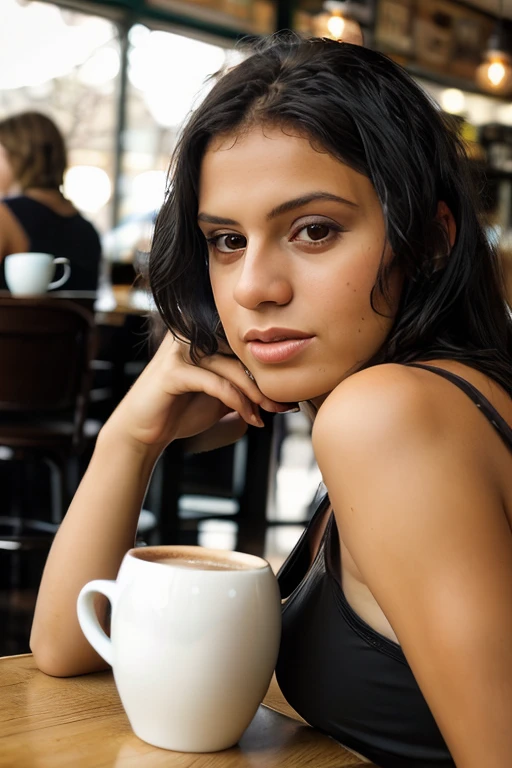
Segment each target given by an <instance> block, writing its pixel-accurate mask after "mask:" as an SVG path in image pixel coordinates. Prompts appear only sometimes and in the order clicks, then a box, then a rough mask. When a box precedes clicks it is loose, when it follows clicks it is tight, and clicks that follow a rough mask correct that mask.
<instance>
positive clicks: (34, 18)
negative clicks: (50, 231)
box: [0, 0, 120, 231]
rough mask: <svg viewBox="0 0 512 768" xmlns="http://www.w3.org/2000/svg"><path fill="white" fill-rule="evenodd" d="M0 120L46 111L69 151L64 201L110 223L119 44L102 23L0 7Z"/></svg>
mask: <svg viewBox="0 0 512 768" xmlns="http://www.w3.org/2000/svg"><path fill="white" fill-rule="evenodd" d="M1 5H2V11H1V16H2V23H1V24H0V118H4V117H7V116H8V115H11V114H13V113H17V112H22V111H25V110H36V111H41V112H44V113H45V114H48V115H49V116H50V117H52V118H53V119H54V120H55V122H56V123H57V125H58V126H59V127H60V129H61V130H62V132H63V134H64V136H65V139H66V143H67V146H68V161H69V169H68V173H67V175H66V178H65V192H66V195H67V196H68V197H69V198H70V199H71V200H72V201H73V202H74V203H75V205H76V206H77V207H78V208H79V209H80V210H82V211H83V212H84V214H85V215H86V216H87V217H88V218H90V219H91V220H92V221H93V222H94V223H95V224H96V225H97V226H98V228H99V229H100V230H103V231H104V230H105V229H106V228H108V227H109V226H110V224H111V206H112V195H113V188H114V164H113V163H114V160H113V159H114V157H115V152H114V146H115V133H116V114H117V106H116V102H117V92H118V79H119V71H120V41H119V36H118V31H117V27H116V26H115V25H114V24H113V23H112V22H111V21H110V20H108V19H105V18H101V17H99V16H95V15H90V14H84V13H79V12H77V11H74V10H69V9H66V8H63V7H59V6H57V5H55V4H53V3H46V2H44V3H43V2H27V1H26V0H1Z"/></svg>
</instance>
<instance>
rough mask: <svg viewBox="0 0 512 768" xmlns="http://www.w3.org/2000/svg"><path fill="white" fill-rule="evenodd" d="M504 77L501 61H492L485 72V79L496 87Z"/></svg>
mask: <svg viewBox="0 0 512 768" xmlns="http://www.w3.org/2000/svg"><path fill="white" fill-rule="evenodd" d="M505 75H506V72H505V67H504V66H503V64H502V63H501V61H493V63H492V64H490V65H489V69H488V70H487V77H488V78H489V80H490V81H491V83H492V84H493V85H494V86H496V87H497V86H498V85H500V83H501V82H502V80H503V78H504V77H505Z"/></svg>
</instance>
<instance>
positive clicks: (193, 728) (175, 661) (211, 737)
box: [78, 546, 281, 752]
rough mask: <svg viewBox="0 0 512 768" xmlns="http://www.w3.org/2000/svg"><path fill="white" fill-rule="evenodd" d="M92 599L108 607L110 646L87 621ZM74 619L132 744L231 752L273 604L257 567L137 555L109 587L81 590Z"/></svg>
mask: <svg viewBox="0 0 512 768" xmlns="http://www.w3.org/2000/svg"><path fill="white" fill-rule="evenodd" d="M98 593H100V594H103V595H105V596H106V597H107V598H108V600H109V601H110V603H111V607H112V611H111V617H112V618H111V637H110V638H108V637H107V635H106V634H105V632H104V631H103V629H102V628H101V626H100V624H99V621H98V617H97V615H96V612H95V607H94V599H95V595H96V594H98ZM78 619H79V622H80V626H81V627H82V630H83V632H84V634H85V636H86V638H87V639H88V641H89V642H90V643H91V645H92V646H93V648H95V650H96V651H97V652H98V653H99V654H100V655H101V656H102V657H103V658H104V659H105V660H106V661H107V662H108V663H109V664H111V666H112V668H113V673H114V679H115V682H116V685H117V689H118V691H119V696H120V698H121V702H122V704H123V706H124V708H125V711H126V714H127V715H128V719H129V721H130V724H131V726H132V728H133V730H134V732H135V734H136V735H137V736H138V737H139V738H141V739H143V740H144V741H147V742H149V743H150V744H153V745H154V746H156V747H161V748H164V749H172V750H176V751H179V752H215V751H218V750H221V749H227V748H228V747H231V746H233V745H234V744H236V743H237V741H238V740H239V739H240V737H241V736H242V734H243V732H244V731H245V729H246V728H247V727H248V725H249V724H250V722H251V720H252V718H253V717H254V715H255V713H256V710H257V708H258V706H259V704H260V703H261V701H262V700H263V697H264V696H265V693H266V691H267V688H268V686H269V683H270V679H271V677H272V673H273V671H274V667H275V664H276V661H277V654H278V650H279V641H280V634H281V600H280V595H279V588H278V586H277V580H276V577H275V576H274V574H273V572H272V569H271V568H270V566H269V564H268V563H267V561H266V560H263V559H262V558H259V557H255V556H254V555H248V554H242V553H240V552H227V551H225V550H216V549H207V548H203V547H187V546H161V547H140V548H136V549H131V550H130V551H129V552H127V554H126V555H125V557H124V559H123V562H122V564H121V568H120V570H119V574H118V577H117V580H116V581H105V580H97V581H92V582H90V583H89V584H86V585H85V586H84V587H83V589H82V591H81V592H80V595H79V597H78Z"/></svg>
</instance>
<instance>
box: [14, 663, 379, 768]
mask: <svg viewBox="0 0 512 768" xmlns="http://www.w3.org/2000/svg"><path fill="white" fill-rule="evenodd" d="M264 704H265V706H260V707H259V709H258V712H257V713H256V716H255V717H254V719H253V721H252V723H251V724H250V726H249V728H248V729H247V731H246V732H245V734H244V735H243V737H242V739H241V740H240V743H239V744H238V745H237V746H236V747H233V748H232V749H228V750H225V751H223V752H214V753H208V754H187V753H183V752H169V751H167V750H163V749H158V748H157V747H152V746H150V745H149V744H146V743H145V742H144V741H140V739H138V738H137V737H136V736H135V735H134V734H133V732H132V731H131V729H130V725H129V723H128V720H127V718H126V715H125V713H124V710H123V708H122V706H121V703H120V701H119V697H118V695H117V691H116V688H115V685H114V680H113V677H112V674H111V673H110V672H101V673H97V674H91V675H84V676H82V677H71V678H65V679H59V678H54V677H48V676H47V675H44V674H43V673H42V672H39V670H38V669H37V668H36V666H35V664H34V660H33V658H32V656H31V655H30V654H26V655H23V656H5V657H4V658H0V766H1V768H36V767H37V768H154V767H156V766H162V767H163V766H169V768H171V767H172V768H301V766H304V767H305V766H308V768H357V767H358V766H365V767H366V768H368V767H369V766H371V764H370V763H367V762H365V761H364V760H363V759H362V758H359V757H357V756H356V755H354V754H353V753H351V752H349V751H348V750H346V749H344V748H343V747H341V746H340V745H339V744H338V743H337V742H335V741H333V740H332V739H330V738H328V737H327V736H324V735H323V734H320V733H318V731H315V730H314V729H313V728H310V727H309V726H308V725H305V724H304V723H303V721H301V720H300V719H299V717H298V715H297V714H296V713H294V712H293V710H291V708H290V707H289V706H288V705H287V704H286V702H285V701H284V699H283V698H282V695H281V693H280V691H279V689H278V687H277V684H276V683H275V682H274V681H273V683H272V684H271V686H270V688H269V691H268V693H267V696H266V697H265V702H264Z"/></svg>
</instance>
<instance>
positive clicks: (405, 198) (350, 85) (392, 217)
mask: <svg viewBox="0 0 512 768" xmlns="http://www.w3.org/2000/svg"><path fill="white" fill-rule="evenodd" d="M256 124H268V125H272V126H281V127H283V128H292V129H293V130H294V131H298V132H299V133H300V135H302V136H305V137H308V138H309V139H310V140H311V142H312V145H313V146H318V147H319V149H320V150H321V151H327V152H329V153H331V154H332V156H333V157H335V158H337V159H338V160H340V161H342V162H343V163H345V164H347V165H348V166H350V167H351V168H353V169H354V170H356V171H358V172H359V173H362V174H364V175H365V176H367V177H368V178H369V179H370V181H371V182H372V184H373V186H374V188H375V190H376V193H377V195H378V197H379V200H380V203H381V205H382V210H383V214H384V217H385V221H386V230H387V240H388V242H389V244H390V246H391V249H392V254H393V255H392V260H391V262H390V264H389V265H388V267H387V268H386V267H385V266H384V264H383V263H382V262H381V266H380V268H379V270H378V274H377V276H376V282H375V285H374V287H373V289H372V296H371V298H372V304H373V298H374V295H375V291H380V293H381V294H382V295H383V296H384V297H386V296H387V295H388V292H387V277H388V275H389V274H390V273H391V272H392V271H393V270H395V269H397V270H398V272H399V274H401V275H403V288H402V292H401V297H400V302H399V307H398V311H397V313H396V315H395V319H394V323H393V326H392V328H391V331H390V333H389V334H388V337H387V339H386V340H385V342H384V344H383V346H382V347H381V349H380V350H379V351H378V353H377V354H376V355H375V356H374V357H373V358H372V359H371V360H368V361H366V362H365V363H364V364H363V366H361V367H369V366H370V365H375V364H377V363H383V362H410V361H412V360H420V359H422V360H428V359H430V360H432V359H436V358H446V359H455V360H459V361H461V362H465V363H467V364H469V365H472V366H474V367H475V368H478V369H479V370H481V371H482V372H484V373H486V374H487V375H489V376H491V377H492V378H494V379H495V380H496V381H497V382H499V383H500V384H501V385H502V386H503V387H505V389H506V390H507V391H508V392H510V393H511V394H512V322H511V318H510V311H509V308H508V306H507V303H506V300H505V291H504V281H503V276H502V272H501V268H500V262H499V258H498V256H497V254H496V252H495V251H494V250H493V248H492V247H491V245H490V244H489V242H488V240H487V238H486V236H485V232H484V230H483V227H482V223H481V221H480V219H479V214H478V205H477V200H476V196H475V195H474V193H473V191H472V189H473V185H472V182H471V178H470V174H469V171H468V162H467V158H466V154H465V150H464V146H463V144H462V142H461V141H460V139H459V138H458V136H457V134H456V131H455V130H454V129H453V127H451V126H450V124H449V123H448V122H447V118H446V117H445V116H443V114H442V112H441V111H440V109H439V108H438V106H437V105H436V104H435V102H433V101H432V100H431V99H430V98H429V97H428V96H427V95H426V94H425V93H424V92H423V91H422V89H421V88H420V87H419V86H418V85H417V84H416V83H415V82H414V81H413V80H412V78H411V77H410V76H409V75H408V74H407V73H406V72H405V70H404V69H402V68H401V67H400V66H398V65H397V64H395V63H394V62H393V61H391V60H390V59H389V58H387V57H386V56H384V55H383V54H381V53H378V52H376V51H373V50H370V49H367V48H363V47H361V46H356V45H351V44H349V43H339V42H334V41H332V40H328V39H317V38H313V39H306V40H304V39H302V38H299V37H298V36H296V35H293V34H290V33H286V34H284V35H283V34H281V35H276V36H274V37H273V38H271V39H269V40H267V41H265V42H264V43H263V44H260V45H259V48H256V50H255V51H254V53H253V54H252V55H251V56H249V57H248V58H247V59H246V60H245V61H243V62H242V63H241V64H238V65H237V66H236V67H234V68H232V69H230V70H229V71H227V72H226V73H225V74H223V75H222V76H221V77H220V78H219V79H218V81H217V82H216V84H215V85H214V87H213V88H212V90H211V91H210V92H209V94H208V95H207V97H206V98H205V100H204V101H203V102H202V103H201V105H200V106H199V107H198V108H197V109H196V111H195V112H193V114H192V116H191V118H190V119H189V121H188V124H187V125H186V127H185V128H184V130H183V133H182V135H181V138H180V140H179V142H178V145H177V148H176V151H175V154H174V158H173V163H172V165H171V171H170V176H169V179H170V183H169V188H168V192H167V196H166V200H165V203H164V205H163V207H162V209H161V211H160V213H159V215H158V218H157V222H156V227H155V234H154V239H153V247H152V252H151V258H150V265H149V277H150V283H151V287H152V291H153V296H154V299H155V302H156V305H157V308H158V310H159V312H160V313H161V315H162V318H163V320H164V322H165V324H166V325H167V327H168V328H170V329H171V331H172V332H173V333H174V334H175V335H177V336H179V337H181V338H184V339H186V340H187V341H189V342H190V344H191V352H192V355H193V359H197V356H198V355H199V354H213V353H215V352H216V351H217V349H218V344H219V340H220V339H222V338H223V331H222V327H221V325H220V321H219V317H218V314H217V310H216V308H215V304H214V301H213V295H212V291H211V287H210V282H209V277H208V267H207V247H206V242H205V238H204V236H203V235H202V233H201V231H200V229H199V227H198V225H197V212H198V186H199V175H200V168H201V162H202V159H203V156H204V153H205V151H206V149H207V146H208V144H209V142H210V141H211V140H212V138H214V137H216V136H219V135H223V134H229V133H233V132H238V131H240V132H242V131H244V130H246V129H248V128H250V127H251V126H253V125H256ZM439 201H443V202H444V203H446V205H447V206H448V207H449V209H450V210H451V212H452V213H453V217H454V219H455V223H456V227H457V233H456V240H455V243H454V245H453V247H450V245H449V243H448V242H447V236H446V231H445V230H444V229H443V227H442V226H441V225H440V223H439V221H438V220H437V219H436V213H437V210H438V203H439Z"/></svg>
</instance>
